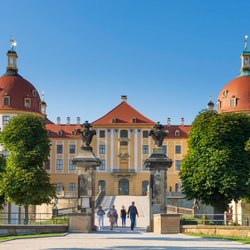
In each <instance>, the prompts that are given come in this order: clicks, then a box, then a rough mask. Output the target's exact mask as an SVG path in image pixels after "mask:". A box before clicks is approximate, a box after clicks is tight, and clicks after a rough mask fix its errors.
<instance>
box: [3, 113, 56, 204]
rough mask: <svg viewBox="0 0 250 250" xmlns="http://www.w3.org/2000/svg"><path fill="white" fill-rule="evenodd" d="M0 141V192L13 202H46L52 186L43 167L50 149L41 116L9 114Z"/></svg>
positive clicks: (48, 200)
mask: <svg viewBox="0 0 250 250" xmlns="http://www.w3.org/2000/svg"><path fill="white" fill-rule="evenodd" d="M0 143H1V144H2V145H3V147H4V149H5V150H7V151H8V158H7V160H6V169H5V171H4V172H3V173H2V174H1V177H2V178H1V179H0V194H4V195H5V197H6V199H7V201H9V202H14V203H16V204H17V205H24V206H28V205H40V204H42V203H49V202H50V201H51V199H52V198H53V197H54V196H55V187H54V186H53V185H52V184H51V183H50V176H49V174H48V173H47V172H46V171H45V169H44V163H45V162H46V161H47V160H48V156H49V152H50V141H49V138H48V134H47V130H46V129H45V121H44V119H43V118H40V117H38V116H35V115H26V114H25V115H18V116H15V117H13V118H12V119H11V120H10V121H9V123H8V125H7V126H6V127H5V128H4V129H3V132H2V133H1V134H0Z"/></svg>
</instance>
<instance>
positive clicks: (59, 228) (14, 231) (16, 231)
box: [0, 225, 68, 236]
mask: <svg viewBox="0 0 250 250" xmlns="http://www.w3.org/2000/svg"><path fill="white" fill-rule="evenodd" d="M66 232H68V225H48V226H44V225H35V226H33V225H32V226H31V225H0V236H9V235H25V234H38V233H66Z"/></svg>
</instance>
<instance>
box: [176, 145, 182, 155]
mask: <svg viewBox="0 0 250 250" xmlns="http://www.w3.org/2000/svg"><path fill="white" fill-rule="evenodd" d="M175 153H176V154H181V146H180V145H176V146H175Z"/></svg>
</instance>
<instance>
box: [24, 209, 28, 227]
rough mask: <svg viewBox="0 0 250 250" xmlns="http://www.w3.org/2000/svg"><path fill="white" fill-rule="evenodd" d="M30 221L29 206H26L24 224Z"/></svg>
mask: <svg viewBox="0 0 250 250" xmlns="http://www.w3.org/2000/svg"><path fill="white" fill-rule="evenodd" d="M28 223H29V206H28V205H26V206H24V224H28Z"/></svg>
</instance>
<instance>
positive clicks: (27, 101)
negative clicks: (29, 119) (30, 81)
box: [24, 98, 31, 108]
mask: <svg viewBox="0 0 250 250" xmlns="http://www.w3.org/2000/svg"><path fill="white" fill-rule="evenodd" d="M24 107H25V108H31V99H30V98H24Z"/></svg>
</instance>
